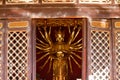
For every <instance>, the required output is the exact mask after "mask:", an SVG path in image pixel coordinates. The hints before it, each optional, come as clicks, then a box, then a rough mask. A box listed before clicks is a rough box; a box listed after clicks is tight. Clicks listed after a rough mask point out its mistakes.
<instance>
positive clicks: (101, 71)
mask: <svg viewBox="0 0 120 80" xmlns="http://www.w3.org/2000/svg"><path fill="white" fill-rule="evenodd" d="M109 38H110V35H109V32H107V31H106V32H105V31H91V54H90V55H91V57H90V59H91V64H90V70H91V74H90V76H92V79H90V80H110V69H111V66H110V63H111V58H110V56H111V54H110V42H109Z"/></svg>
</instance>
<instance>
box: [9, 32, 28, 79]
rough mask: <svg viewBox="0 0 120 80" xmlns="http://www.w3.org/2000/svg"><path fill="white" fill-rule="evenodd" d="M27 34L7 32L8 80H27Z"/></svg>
mask: <svg viewBox="0 0 120 80" xmlns="http://www.w3.org/2000/svg"><path fill="white" fill-rule="evenodd" d="M27 42H28V40H27V32H26V31H10V32H8V52H7V53H8V57H7V60H8V63H7V65H8V70H7V71H8V72H7V73H8V80H27V66H28V65H27V63H28V58H27V56H28V55H27Z"/></svg>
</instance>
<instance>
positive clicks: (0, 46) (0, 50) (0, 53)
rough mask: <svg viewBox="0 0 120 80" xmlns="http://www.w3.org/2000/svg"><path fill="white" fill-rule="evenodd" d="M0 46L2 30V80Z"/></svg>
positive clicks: (0, 74) (0, 73) (0, 75)
mask: <svg viewBox="0 0 120 80" xmlns="http://www.w3.org/2000/svg"><path fill="white" fill-rule="evenodd" d="M1 48H2V32H0V80H2V79H1V77H2V63H1V62H2V61H1V60H2V56H1V55H2V49H1Z"/></svg>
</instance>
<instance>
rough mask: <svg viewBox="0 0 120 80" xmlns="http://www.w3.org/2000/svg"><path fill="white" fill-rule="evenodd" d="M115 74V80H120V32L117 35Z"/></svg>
mask: <svg viewBox="0 0 120 80" xmlns="http://www.w3.org/2000/svg"><path fill="white" fill-rule="evenodd" d="M115 40H116V41H115V42H116V43H115V48H116V49H115V50H116V51H115V52H116V53H115V59H116V60H115V65H116V66H115V72H116V75H115V78H116V79H115V80H120V32H117V33H116V38H115Z"/></svg>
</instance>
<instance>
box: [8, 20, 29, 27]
mask: <svg viewBox="0 0 120 80" xmlns="http://www.w3.org/2000/svg"><path fill="white" fill-rule="evenodd" d="M8 27H9V28H24V27H28V21H16V22H9V23H8Z"/></svg>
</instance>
